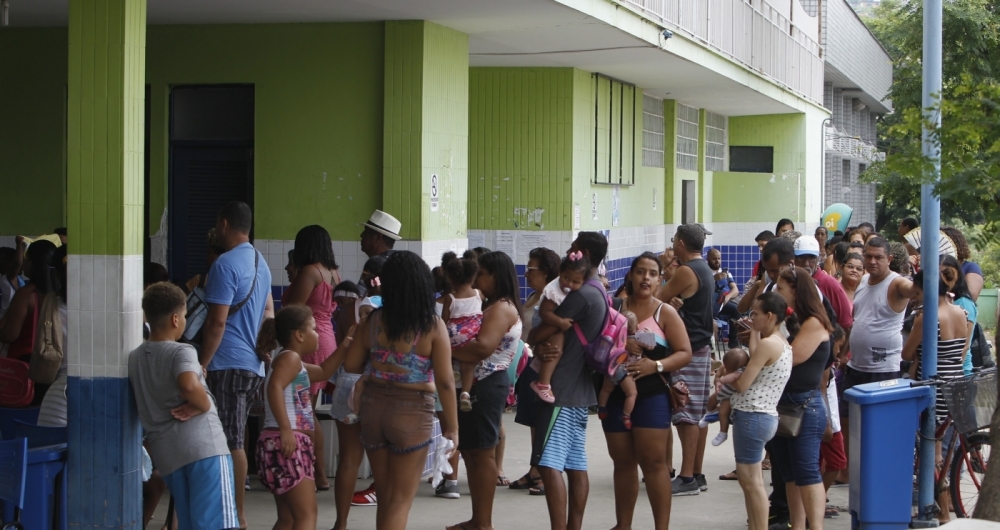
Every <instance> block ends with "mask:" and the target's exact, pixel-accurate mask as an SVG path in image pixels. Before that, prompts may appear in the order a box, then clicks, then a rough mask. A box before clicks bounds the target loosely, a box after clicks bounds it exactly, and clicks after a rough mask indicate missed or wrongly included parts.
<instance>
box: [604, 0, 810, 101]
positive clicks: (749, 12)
mask: <svg viewBox="0 0 1000 530" xmlns="http://www.w3.org/2000/svg"><path fill="white" fill-rule="evenodd" d="M616 1H618V2H620V3H621V4H622V5H624V6H626V7H629V8H631V9H633V10H635V11H636V12H638V13H639V14H641V15H643V16H645V17H647V18H649V19H651V20H653V21H654V22H657V23H659V24H661V25H663V26H665V27H668V28H671V31H680V32H683V33H684V34H685V35H686V36H688V37H691V38H694V39H695V40H697V41H700V42H701V43H702V44H704V45H705V46H707V47H709V48H710V49H712V50H715V51H717V52H719V53H720V54H722V55H723V56H726V57H728V58H730V59H732V60H733V61H735V62H737V63H739V64H741V65H743V66H745V67H747V68H749V69H751V70H753V71H754V72H757V73H758V74H760V75H762V76H764V77H767V78H769V79H770V80H771V81H773V82H775V83H776V84H778V85H780V86H783V87H785V88H787V89H789V90H791V91H793V92H795V93H797V94H799V95H801V96H803V97H805V98H807V99H809V100H812V101H813V102H816V103H819V104H822V102H823V57H822V54H821V47H820V45H819V44H818V43H817V42H816V41H814V40H812V39H811V38H809V36H807V35H806V34H805V33H803V32H802V31H800V30H799V29H797V28H796V27H794V26H793V25H792V24H791V22H790V21H789V20H788V18H786V17H785V16H784V15H782V14H781V13H779V12H778V11H777V10H776V9H774V8H773V7H771V5H770V4H769V3H768V2H767V0H616ZM751 1H752V3H751Z"/></svg>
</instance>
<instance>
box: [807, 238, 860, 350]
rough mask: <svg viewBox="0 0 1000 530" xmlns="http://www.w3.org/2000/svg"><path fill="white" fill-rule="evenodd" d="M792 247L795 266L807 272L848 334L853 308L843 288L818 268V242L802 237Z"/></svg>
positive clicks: (852, 318)
mask: <svg viewBox="0 0 1000 530" xmlns="http://www.w3.org/2000/svg"><path fill="white" fill-rule="evenodd" d="M793 247H794V249H795V266H796V267H802V268H803V269H805V270H807V271H809V274H810V275H812V278H813V280H814V281H815V282H816V286H817V287H819V292H820V294H821V295H822V297H823V298H824V299H826V300H827V301H828V302H830V307H832V308H833V311H834V313H836V314H837V324H840V327H842V328H844V331H845V332H847V333H850V329H851V326H853V325H854V316H853V315H852V314H851V313H852V312H853V309H854V308H853V306H852V304H851V301H850V300H849V299H848V298H847V293H846V292H845V291H844V286H843V285H841V284H840V282H838V281H837V279H836V278H834V277H833V276H830V275H829V274H827V273H826V272H825V271H823V268H822V267H820V266H819V242H818V241H816V238H815V237H809V236H804V237H800V238H798V239H796V240H795V243H794V244H793ZM837 353H839V352H837Z"/></svg>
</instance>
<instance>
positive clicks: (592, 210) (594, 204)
mask: <svg viewBox="0 0 1000 530" xmlns="http://www.w3.org/2000/svg"><path fill="white" fill-rule="evenodd" d="M590 213H591V215H593V216H594V220H595V221H596V220H597V194H596V193H595V194H594V195H593V198H592V199H591V202H590Z"/></svg>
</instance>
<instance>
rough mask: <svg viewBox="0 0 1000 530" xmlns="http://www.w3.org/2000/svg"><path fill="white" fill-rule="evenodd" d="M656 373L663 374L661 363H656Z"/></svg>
mask: <svg viewBox="0 0 1000 530" xmlns="http://www.w3.org/2000/svg"><path fill="white" fill-rule="evenodd" d="M656 371H657V372H663V363H661V362H660V361H656Z"/></svg>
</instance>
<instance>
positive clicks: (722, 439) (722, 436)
mask: <svg viewBox="0 0 1000 530" xmlns="http://www.w3.org/2000/svg"><path fill="white" fill-rule="evenodd" d="M728 439H729V433H728V432H725V431H723V432H720V433H719V434H716V435H715V438H712V445H713V446H715V447H718V446H720V445H722V444H724V443H726V440H728Z"/></svg>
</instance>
